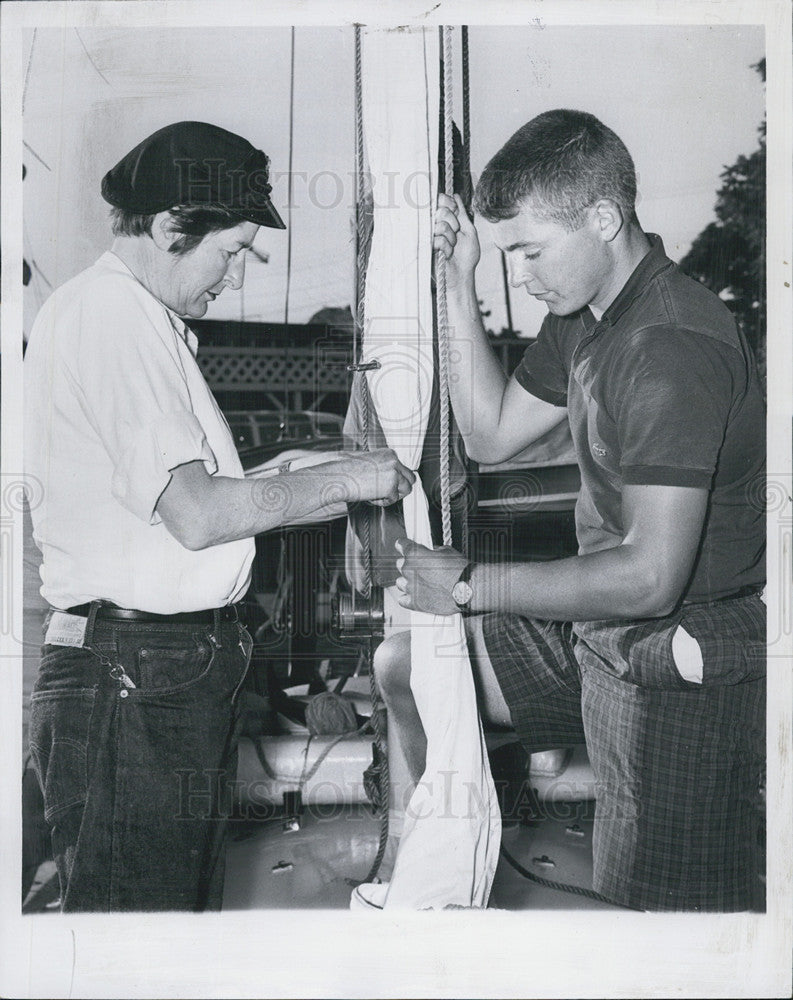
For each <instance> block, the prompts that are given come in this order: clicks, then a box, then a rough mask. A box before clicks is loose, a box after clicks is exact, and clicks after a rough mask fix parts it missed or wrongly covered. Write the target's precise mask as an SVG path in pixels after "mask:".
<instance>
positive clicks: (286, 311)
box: [284, 25, 295, 325]
mask: <svg viewBox="0 0 793 1000" xmlns="http://www.w3.org/2000/svg"><path fill="white" fill-rule="evenodd" d="M294 138H295V27H294V25H292V36H291V49H290V63H289V177H288V180H287V203H286V212H287V216H286V218H287V223H286V293H285V295H284V325H286V324H287V323H288V322H289V288H290V285H291V283H292V154H293V152H294V144H295V143H294Z"/></svg>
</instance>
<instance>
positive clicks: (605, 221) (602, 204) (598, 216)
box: [592, 198, 625, 243]
mask: <svg viewBox="0 0 793 1000" xmlns="http://www.w3.org/2000/svg"><path fill="white" fill-rule="evenodd" d="M592 210H593V213H594V222H595V225H596V227H597V229H598V232H599V233H600V237H601V239H602V240H604V241H605V242H606V243H611V241H612V240H613V239H614V238H615V237H616V236H617V234H618V233H619V232H620V230H621V229H622V227H623V225H624V224H625V217H624V216H623V214H622V209H621V208H620V206H619V205H618V204H617V203H616V201H612V200H611V198H601V199H600V200H599V201H596V202H595V204H594V205H593V206H592Z"/></svg>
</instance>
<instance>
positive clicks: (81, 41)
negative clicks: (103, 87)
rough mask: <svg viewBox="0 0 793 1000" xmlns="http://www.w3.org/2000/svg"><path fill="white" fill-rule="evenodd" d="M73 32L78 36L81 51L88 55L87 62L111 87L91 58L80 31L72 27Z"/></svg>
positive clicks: (109, 85) (110, 85)
mask: <svg viewBox="0 0 793 1000" xmlns="http://www.w3.org/2000/svg"><path fill="white" fill-rule="evenodd" d="M74 33H75V35H77V38H78V40H79V42H80V45H82V47H83V52H85V54H86V56H87V57H88V62H89V63H90V64H91V65H92V66H93V67H94V69H95V70H96V71H97V73H98V74H99V75H100V76H101V77H102V79H103V80H104V81H105V83H106V84H107V85H108V87H111V88H112V84H111V83H110V81H109V80H108V78H107V77H106V76H105V74H104V73H103V72H102V70H101V69H100V68H99V67H98V66H97V65H96V63H95V62H94V60H93V58H92V56H91V53H90V52H89V51H88V49H87V48H86V46H85V42H84V41H83V39H82V36H81V35H80V32H79V31H78V30H77V28H75V29H74Z"/></svg>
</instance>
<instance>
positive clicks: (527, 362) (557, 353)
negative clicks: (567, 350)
mask: <svg viewBox="0 0 793 1000" xmlns="http://www.w3.org/2000/svg"><path fill="white" fill-rule="evenodd" d="M567 378H568V372H567V366H566V364H565V362H564V357H563V353H562V348H561V343H560V336H559V331H558V330H557V328H556V325H555V324H553V323H552V322H551V318H550V317H546V319H545V320H544V321H543V324H542V327H541V328H540V333H539V336H538V337H537V339H536V340H535V341H534V343H532V344H529V346H528V347H527V348H526V350H525V352H524V354H523V357H522V358H521V360H520V363H519V364H518V367H517V368H516V369H515V379H516V381H517V382H518V383H519V384H520V385H521V386H522V387H523V388H524V389H525V390H526V392H530V393H531V394H532V396H537V397H538V398H539V399H542V400H544V401H545V402H546V403H552V404H553V405H554V406H567Z"/></svg>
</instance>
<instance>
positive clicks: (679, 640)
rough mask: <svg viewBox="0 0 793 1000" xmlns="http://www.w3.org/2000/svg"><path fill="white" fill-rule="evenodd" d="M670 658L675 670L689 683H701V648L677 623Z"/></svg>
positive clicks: (702, 663) (702, 662)
mask: <svg viewBox="0 0 793 1000" xmlns="http://www.w3.org/2000/svg"><path fill="white" fill-rule="evenodd" d="M672 660H673V662H674V664H675V667H676V668H677V672H678V673H679V674H680V676H681V677H682V678H683V680H684V681H688V683H689V684H701V683H702V671H703V666H704V661H703V659H702V649H701V647H700V645H699V643H698V642H697V640H696V639H695V638H694V636H693V635H691V634H690V633H689V632H686V630H685V629H684V628H683V626H682V625H678V626H677V628H676V629H675V631H674V634H673V636H672Z"/></svg>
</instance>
